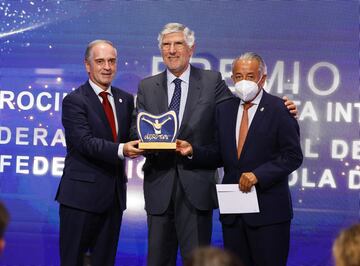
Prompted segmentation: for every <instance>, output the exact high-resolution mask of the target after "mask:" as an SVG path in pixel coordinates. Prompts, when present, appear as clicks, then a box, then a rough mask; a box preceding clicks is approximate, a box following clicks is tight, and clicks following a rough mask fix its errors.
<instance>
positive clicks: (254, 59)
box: [193, 53, 303, 266]
mask: <svg viewBox="0 0 360 266" xmlns="http://www.w3.org/2000/svg"><path fill="white" fill-rule="evenodd" d="M232 70H233V75H232V79H233V81H234V83H235V94H236V95H237V96H238V98H233V99H231V100H228V101H225V102H222V103H220V104H219V105H218V106H217V109H216V121H217V132H218V142H219V143H218V146H217V148H215V149H214V150H213V151H212V150H211V149H209V148H208V149H206V148H204V147H200V148H198V149H197V148H196V147H194V149H193V154H194V155H193V163H195V162H197V163H198V164H202V165H206V164H212V165H213V164H216V162H217V161H218V159H219V158H218V157H217V155H219V153H218V151H220V155H221V161H222V165H223V166H224V173H225V174H224V178H223V183H225V184H239V189H240V190H241V191H243V192H249V191H250V190H251V188H252V187H253V186H255V187H256V191H257V196H258V202H259V208H260V212H259V213H248V214H228V215H221V217H220V220H221V222H222V229H223V237H224V246H225V248H227V249H229V250H230V251H232V252H234V253H235V254H237V255H238V256H239V257H240V258H241V259H242V261H243V262H244V264H245V265H246V266H252V265H259V266H265V265H269V266H275V265H276V266H286V261H287V257H288V252H289V241H290V222H291V218H292V216H293V212H292V204H291V196H290V191H289V185H288V175H289V174H290V173H291V172H293V171H294V170H296V169H297V168H298V167H299V166H300V165H301V163H302V159H303V156H302V152H301V147H300V137H299V126H298V123H297V121H296V120H295V119H294V117H292V116H291V115H290V114H289V112H288V110H287V109H286V108H285V106H284V103H283V100H281V99H280V98H278V97H275V96H272V95H270V94H268V93H266V92H265V91H264V90H263V89H262V88H263V85H264V83H265V80H266V65H265V63H264V61H263V59H262V58H261V57H260V56H259V55H257V54H255V53H245V54H243V55H241V56H240V57H238V58H236V59H235V60H234V62H233V69H232Z"/></svg>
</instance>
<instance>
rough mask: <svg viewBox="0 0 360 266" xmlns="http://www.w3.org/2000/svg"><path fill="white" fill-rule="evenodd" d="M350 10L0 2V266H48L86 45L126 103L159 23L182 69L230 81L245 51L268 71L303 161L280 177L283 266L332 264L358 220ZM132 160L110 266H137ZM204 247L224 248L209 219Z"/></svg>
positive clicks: (354, 23)
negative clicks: (66, 123)
mask: <svg viewBox="0 0 360 266" xmlns="http://www.w3.org/2000/svg"><path fill="white" fill-rule="evenodd" d="M358 10H359V4H358V1H291V2H290V1H236V2H235V1H234V2H232V1H221V2H216V1H204V2H201V1H194V2H185V1H174V2H172V1H165V2H161V1H156V2H146V1H139V2H132V1H126V2H125V1H124V2H122V1H35V0H33V1H7V0H3V1H0V17H1V21H0V197H1V200H2V201H4V202H5V203H6V205H7V206H8V208H9V210H10V212H11V224H10V226H9V228H8V232H7V235H6V238H7V247H6V250H5V253H4V255H3V256H2V257H1V258H0V265H7V266H9V265H26V266H27V265H43V266H49V265H59V258H58V257H59V252H58V233H59V232H58V230H59V229H58V227H59V217H58V204H57V203H56V202H55V201H54V197H55V193H56V189H57V186H58V183H59V180H60V177H61V174H62V169H63V165H64V156H65V139H64V131H63V128H62V125H61V102H62V99H63V98H64V96H65V95H66V94H67V93H69V92H71V91H72V90H74V89H75V88H77V87H78V86H79V85H80V84H82V83H83V82H85V81H86V79H87V75H86V72H85V68H84V65H83V54H84V50H85V47H86V45H87V43H88V42H89V41H91V40H94V39H109V40H112V41H113V42H114V43H115V44H116V46H117V48H118V57H119V64H118V68H119V71H118V75H117V78H116V80H115V82H114V85H116V86H118V87H121V88H123V89H125V90H126V91H128V92H130V93H133V94H136V91H137V84H138V82H139V80H140V79H142V78H144V77H146V76H149V75H152V74H154V73H157V72H159V71H161V70H162V69H163V68H164V66H163V64H162V63H161V57H160V53H159V50H158V47H157V34H158V32H159V31H160V29H161V28H162V26H163V25H164V24H166V23H168V22H175V21H176V22H181V23H184V24H186V25H188V26H189V27H190V28H192V29H193V30H194V31H195V33H196V51H195V54H194V57H193V59H192V60H193V63H194V64H196V65H198V66H201V67H203V68H206V69H213V70H217V71H221V73H222V75H223V78H224V79H225V80H226V82H227V83H228V84H229V86H232V82H231V80H230V75H231V73H230V72H231V61H232V59H233V58H235V57H236V56H237V55H239V54H240V53H242V52H245V51H255V52H257V53H259V54H261V55H262V56H263V57H264V59H265V60H266V62H267V65H268V81H267V90H269V91H270V92H271V93H273V94H276V95H279V96H282V95H287V96H289V97H290V98H291V99H293V100H296V102H297V104H298V108H299V118H298V120H299V124H300V127H301V144H302V148H303V152H304V157H305V158H304V163H303V165H302V167H301V168H300V169H298V170H297V171H296V172H294V173H293V174H292V175H291V176H290V179H289V183H290V185H291V191H292V200H293V205H294V209H295V216H294V219H293V223H292V235H291V250H290V257H289V262H288V265H289V266H301V265H304V266H305V265H306V266H314V265H321V266H327V265H332V259H331V245H332V241H333V238H334V237H335V235H336V234H337V233H338V232H339V230H340V229H341V228H343V227H346V226H349V225H350V224H352V223H355V222H358V221H359V191H360V166H359V160H360V139H359V122H360V102H359V17H358ZM143 162H144V159H143V158H140V159H137V160H133V161H128V164H127V174H128V177H129V183H128V206H129V207H128V210H127V211H126V212H125V216H124V220H123V225H122V230H121V236H120V242H119V248H118V253H117V259H116V265H124V266H135V265H146V249H147V243H146V238H147V234H146V215H145V212H144V210H143V208H144V200H143V195H142V179H143V173H142V171H141V167H142V164H143ZM212 241H213V244H214V245H216V246H222V239H221V230H220V224H219V221H218V212H215V214H214V233H213V239H212Z"/></svg>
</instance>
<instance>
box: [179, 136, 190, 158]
mask: <svg viewBox="0 0 360 266" xmlns="http://www.w3.org/2000/svg"><path fill="white" fill-rule="evenodd" d="M176 152H178V153H180V154H181V155H182V156H192V154H193V148H192V146H191V144H190V143H189V142H187V141H186V140H180V139H177V140H176Z"/></svg>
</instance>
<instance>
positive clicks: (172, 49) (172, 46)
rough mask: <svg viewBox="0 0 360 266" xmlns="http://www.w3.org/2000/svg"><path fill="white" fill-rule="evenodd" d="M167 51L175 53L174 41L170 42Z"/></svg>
mask: <svg viewBox="0 0 360 266" xmlns="http://www.w3.org/2000/svg"><path fill="white" fill-rule="evenodd" d="M169 51H170V53H171V54H173V53H176V47H175V43H171V44H170V50H169Z"/></svg>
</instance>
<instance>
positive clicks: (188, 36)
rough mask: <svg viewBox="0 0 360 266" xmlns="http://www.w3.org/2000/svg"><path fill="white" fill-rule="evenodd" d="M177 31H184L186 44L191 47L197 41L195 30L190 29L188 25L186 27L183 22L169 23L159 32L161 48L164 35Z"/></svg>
mask: <svg viewBox="0 0 360 266" xmlns="http://www.w3.org/2000/svg"><path fill="white" fill-rule="evenodd" d="M175 32H182V33H184V38H185V42H186V44H187V45H188V46H189V47H190V48H191V47H192V46H193V45H194V43H195V33H194V31H192V30H190V29H189V28H188V27H186V26H185V25H183V24H180V23H175V22H172V23H168V24H166V25H165V26H164V28H163V29H162V31H161V32H160V33H159V36H158V41H159V49H161V44H162V40H163V38H164V35H166V34H169V33H175Z"/></svg>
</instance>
